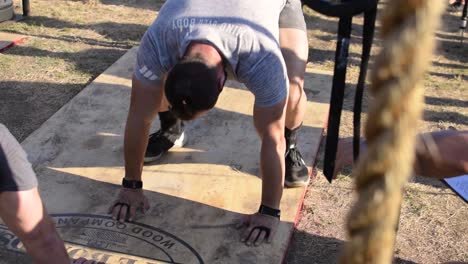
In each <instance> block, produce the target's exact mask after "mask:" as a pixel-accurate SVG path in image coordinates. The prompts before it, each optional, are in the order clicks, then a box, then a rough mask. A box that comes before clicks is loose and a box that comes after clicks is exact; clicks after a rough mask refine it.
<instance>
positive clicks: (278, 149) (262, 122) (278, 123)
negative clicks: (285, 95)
mask: <svg viewBox="0 0 468 264" xmlns="http://www.w3.org/2000/svg"><path fill="white" fill-rule="evenodd" d="M285 104H286V102H285V101H283V102H281V103H279V104H277V105H275V106H273V107H254V124H255V128H256V129H257V132H258V134H259V136H260V139H261V141H262V146H261V151H260V173H261V177H262V204H264V205H267V206H269V207H272V208H276V209H279V204H280V201H281V196H282V194H283V183H284V171H285V164H284V153H285V139H284V123H285Z"/></svg>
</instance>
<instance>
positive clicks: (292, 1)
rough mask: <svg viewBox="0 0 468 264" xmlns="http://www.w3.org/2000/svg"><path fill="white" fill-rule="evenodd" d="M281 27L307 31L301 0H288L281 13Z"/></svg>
mask: <svg viewBox="0 0 468 264" xmlns="http://www.w3.org/2000/svg"><path fill="white" fill-rule="evenodd" d="M254 1H255V0H254ZM279 27H280V28H295V29H300V30H302V31H304V32H306V31H307V28H306V23H305V20H304V13H303V12H302V3H301V0H286V5H285V6H284V8H283V10H282V11H281V13H280V17H279Z"/></svg>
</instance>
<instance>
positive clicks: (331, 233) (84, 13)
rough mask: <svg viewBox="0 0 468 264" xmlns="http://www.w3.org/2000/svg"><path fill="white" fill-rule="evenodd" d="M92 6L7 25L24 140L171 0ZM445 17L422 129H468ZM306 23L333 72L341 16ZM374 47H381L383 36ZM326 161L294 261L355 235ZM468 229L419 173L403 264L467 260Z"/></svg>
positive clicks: (5, 111) (5, 92)
mask: <svg viewBox="0 0 468 264" xmlns="http://www.w3.org/2000/svg"><path fill="white" fill-rule="evenodd" d="M92 2H94V3H88V4H86V3H84V2H83V1H81V0H76V1H58V0H56V1H50V0H49V1H45V0H42V1H40V0H37V1H31V4H32V7H31V10H32V16H31V17H30V18H29V19H27V20H24V21H21V22H18V23H13V24H4V25H0V30H2V31H7V32H13V33H19V34H23V35H26V36H27V40H26V41H25V42H24V43H23V44H21V45H20V46H17V47H15V48H12V49H10V50H8V51H6V52H5V53H3V54H2V55H0V72H2V82H1V83H0V122H1V123H5V124H6V125H7V126H8V127H9V128H10V129H11V130H12V132H13V134H14V135H15V136H16V137H17V138H19V139H20V140H22V139H24V138H25V137H26V136H27V135H29V134H30V133H31V132H32V131H34V130H35V129H37V128H38V127H39V126H40V125H41V124H42V123H43V122H44V121H45V120H46V119H47V118H49V117H50V116H51V115H52V114H53V113H54V112H55V111H56V110H58V109H59V108H60V107H61V106H62V105H64V104H65V103H66V102H67V101H68V100H70V99H71V98H72V97H73V96H74V95H75V94H76V93H78V92H79V91H80V90H81V89H82V88H84V87H85V86H86V85H87V84H88V83H89V82H91V81H92V80H93V79H94V78H95V77H96V76H98V75H99V74H100V73H101V72H103V71H104V70H105V69H106V68H107V67H109V66H110V65H111V64H112V63H113V62H115V61H116V60H117V59H118V58H119V57H120V56H121V55H123V54H124V53H125V52H126V50H127V49H129V48H130V47H132V46H134V45H137V44H138V41H139V39H140V38H141V36H142V35H143V33H144V31H145V30H146V28H147V26H148V25H149V24H150V23H151V21H152V20H153V19H154V17H155V15H156V13H157V10H159V8H160V6H161V4H162V2H163V1H160V0H152V1H147V0H146V1H144V0H113V1H110V0H100V1H97V0H96V1H92ZM19 3H20V1H18V0H16V1H15V4H19ZM443 19H444V21H443V28H442V29H441V30H440V31H439V32H438V34H437V36H438V39H439V41H440V42H439V47H438V50H437V55H436V56H435V57H434V60H433V62H434V65H433V66H432V68H431V70H430V73H429V74H428V75H427V76H426V93H425V96H426V108H425V110H426V112H425V115H424V120H422V121H421V122H420V130H421V131H434V130H439V129H447V128H449V127H454V128H456V129H459V130H468V102H467V100H468V86H467V85H466V81H467V73H468V63H467V60H468V56H467V55H468V49H467V45H468V44H467V43H465V44H463V45H461V44H460V43H459V39H458V23H459V19H458V15H457V16H454V15H451V14H446V15H444V18H443ZM306 20H307V25H308V29H309V37H310V40H309V43H310V55H309V61H310V64H311V66H313V67H316V68H319V69H328V70H331V69H332V68H333V58H334V46H335V44H336V27H337V24H336V20H334V19H329V18H326V17H324V16H320V15H317V14H316V13H314V12H312V11H310V10H307V9H306ZM354 23H355V24H354V28H353V41H354V42H353V43H352V45H351V50H350V58H351V59H350V67H349V70H348V81H349V85H348V88H347V90H346V98H345V106H344V109H345V110H344V114H343V118H342V124H343V126H342V130H341V136H342V137H345V136H350V135H351V134H352V126H351V123H352V115H351V112H350V111H351V109H352V100H353V95H354V91H353V89H354V86H353V85H354V84H355V82H356V79H357V74H358V63H359V54H360V44H359V41H360V34H361V32H362V26H361V25H362V19H361V18H357V19H355V20H354ZM467 42H468V40H467ZM375 43H376V47H377V48H374V53H375V52H376V51H377V50H378V45H379V40H378V39H377V40H376V42H375ZM415 45H417V43H415ZM365 110H366V108H364V111H365ZM364 116H365V115H364ZM322 154H323V151H322ZM322 162H323V158H320V159H319V161H318V168H317V169H316V171H315V173H316V175H317V177H316V178H315V179H314V180H313V181H312V183H311V185H310V186H309V188H308V193H307V197H306V199H305V203H304V211H303V213H302V219H301V221H300V222H299V225H298V229H297V231H296V233H295V235H294V238H293V243H292V245H291V248H290V250H289V254H288V257H287V262H288V263H331V262H333V261H334V259H335V258H336V256H337V254H338V251H339V249H340V247H341V245H342V243H343V241H344V240H345V239H346V235H345V233H344V231H343V230H344V227H343V224H344V218H345V216H346V214H347V211H348V209H349V207H350V204H351V203H352V201H353V197H354V192H353V189H352V180H351V179H350V178H349V177H348V175H349V168H348V173H345V174H342V175H340V177H339V178H338V179H337V180H336V181H335V182H334V183H333V185H330V184H328V183H327V182H326V180H325V178H324V177H323V175H322V170H321V167H322V165H321V164H322ZM467 226H468V206H467V205H466V203H464V202H463V201H462V200H461V199H459V198H458V197H457V196H455V195H454V194H453V192H452V191H450V190H449V189H447V188H446V187H445V186H444V185H442V184H441V183H440V182H439V181H435V180H431V179H415V180H414V181H413V182H412V183H410V184H408V186H407V188H406V193H405V201H404V204H403V208H402V214H401V222H400V227H399V232H398V241H397V245H396V257H397V258H396V262H397V263H413V262H417V263H442V262H449V261H459V262H462V261H464V262H468V254H467V252H468V230H467V228H466V227H467Z"/></svg>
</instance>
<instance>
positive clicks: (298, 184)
mask: <svg viewBox="0 0 468 264" xmlns="http://www.w3.org/2000/svg"><path fill="white" fill-rule="evenodd" d="M309 182H310V176H309V179H307V181H305V182H289V181H287V180H285V181H284V185H285V186H286V187H288V188H297V187H302V186H307V185H309Z"/></svg>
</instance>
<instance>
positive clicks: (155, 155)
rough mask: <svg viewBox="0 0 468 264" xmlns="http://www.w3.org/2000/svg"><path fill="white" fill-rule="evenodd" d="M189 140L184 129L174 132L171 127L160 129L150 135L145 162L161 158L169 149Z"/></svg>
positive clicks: (182, 144) (180, 145)
mask: <svg viewBox="0 0 468 264" xmlns="http://www.w3.org/2000/svg"><path fill="white" fill-rule="evenodd" d="M186 141H187V138H186V137H185V133H184V131H183V130H180V131H178V132H174V131H172V130H171V129H169V130H165V131H162V130H161V129H160V130H158V131H157V132H156V133H153V134H151V135H150V136H149V140H148V146H147V147H146V153H145V159H144V161H145V162H152V161H156V160H158V159H160V158H161V157H162V156H163V155H164V154H165V153H166V152H167V151H169V150H170V149H171V148H174V147H183V146H184V145H185V143H186Z"/></svg>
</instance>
